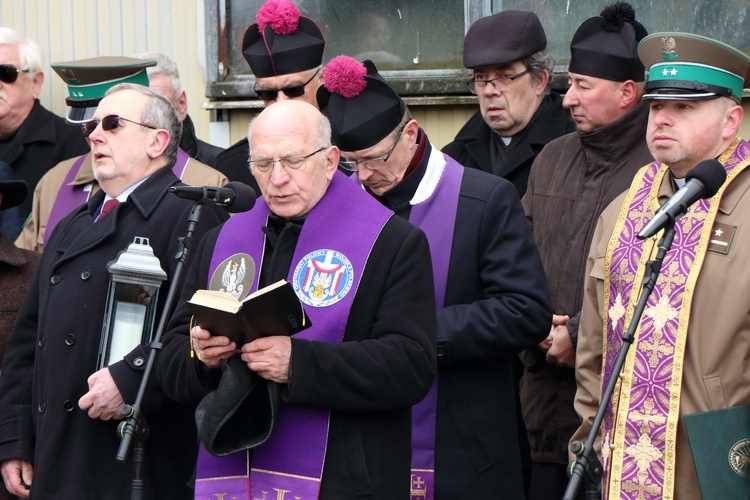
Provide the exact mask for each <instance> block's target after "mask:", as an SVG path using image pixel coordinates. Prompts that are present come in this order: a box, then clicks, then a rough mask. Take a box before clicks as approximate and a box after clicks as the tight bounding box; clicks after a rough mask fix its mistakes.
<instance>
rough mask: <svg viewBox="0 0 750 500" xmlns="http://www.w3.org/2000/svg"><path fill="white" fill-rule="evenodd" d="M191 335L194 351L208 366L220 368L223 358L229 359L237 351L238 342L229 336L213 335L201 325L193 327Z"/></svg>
mask: <svg viewBox="0 0 750 500" xmlns="http://www.w3.org/2000/svg"><path fill="white" fill-rule="evenodd" d="M190 335H192V339H191V342H192V348H193V351H194V352H195V355H196V356H197V357H198V360H199V361H201V362H202V363H203V364H204V365H206V368H218V367H219V364H220V363H221V360H222V359H229V358H231V357H232V356H234V355H235V353H236V352H237V344H235V343H234V342H232V341H231V340H229V338H227V337H223V336H221V335H216V336H214V335H211V332H209V331H208V330H204V329H203V328H201V327H199V326H195V327H193V329H192V330H190Z"/></svg>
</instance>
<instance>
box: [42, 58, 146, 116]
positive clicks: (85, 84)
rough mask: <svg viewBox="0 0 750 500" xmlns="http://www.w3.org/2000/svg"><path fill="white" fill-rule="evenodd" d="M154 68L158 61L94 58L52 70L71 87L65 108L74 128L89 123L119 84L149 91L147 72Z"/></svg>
mask: <svg viewBox="0 0 750 500" xmlns="http://www.w3.org/2000/svg"><path fill="white" fill-rule="evenodd" d="M151 66H156V61H151V60H145V59H136V58H134V57H120V56H105V57H92V58H89V59H79V60H77V61H65V62H58V63H54V64H52V69H54V70H55V73H57V74H58V75H60V78H62V79H63V81H64V82H65V84H66V85H67V86H68V97H67V98H66V99H65V104H67V105H68V106H69V109H68V113H67V115H66V117H65V119H66V120H67V121H68V123H73V124H80V123H84V122H87V121H88V120H90V119H91V116H92V115H93V114H94V111H95V110H96V106H97V105H98V104H99V101H101V100H102V98H103V97H104V94H106V93H107V91H108V90H109V89H111V88H112V87H114V86H115V85H117V84H119V83H135V84H138V85H143V86H146V87H148V74H147V73H146V68H148V67H151Z"/></svg>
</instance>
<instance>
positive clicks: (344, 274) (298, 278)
mask: <svg viewBox="0 0 750 500" xmlns="http://www.w3.org/2000/svg"><path fill="white" fill-rule="evenodd" d="M353 282H354V268H352V263H351V262H349V259H348V258H347V257H346V255H344V254H342V253H341V252H337V251H336V250H330V249H323V250H315V251H314V252H310V253H309V254H307V255H305V256H304V257H303V258H302V260H301V261H300V262H299V264H297V267H296V268H295V269H294V275H293V277H292V285H293V286H294V291H295V293H296V294H297V297H299V299H300V300H301V301H302V302H303V303H305V304H307V305H308V306H312V307H328V306H330V305H333V304H335V303H336V302H338V301H339V300H341V299H343V298H344V297H345V296H346V294H347V293H349V290H350V289H351V287H352V283H353Z"/></svg>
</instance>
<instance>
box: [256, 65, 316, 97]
mask: <svg viewBox="0 0 750 500" xmlns="http://www.w3.org/2000/svg"><path fill="white" fill-rule="evenodd" d="M318 73H320V68H318V69H317V70H316V71H315V74H314V75H313V76H311V77H310V79H309V80H307V81H306V82H305V83H302V84H297V85H290V86H288V87H284V88H283V89H259V88H258V83H257V82H256V83H255V85H253V90H254V91H255V93H256V94H258V96H260V98H261V99H263V100H264V101H275V100H276V98H277V97H278V96H279V92H283V93H284V94H285V95H286V96H287V97H289V98H292V99H294V98H295V97H302V96H303V95H305V87H307V84H308V83H310V82H311V81H313V78H315V77H316V76H318Z"/></svg>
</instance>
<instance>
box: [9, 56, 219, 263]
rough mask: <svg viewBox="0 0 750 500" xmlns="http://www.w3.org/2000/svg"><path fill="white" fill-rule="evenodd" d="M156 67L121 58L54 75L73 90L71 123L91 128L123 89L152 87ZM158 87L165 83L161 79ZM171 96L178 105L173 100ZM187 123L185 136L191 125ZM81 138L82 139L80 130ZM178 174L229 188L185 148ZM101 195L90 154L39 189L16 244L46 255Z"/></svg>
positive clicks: (48, 176)
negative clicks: (63, 226) (68, 220)
mask: <svg viewBox="0 0 750 500" xmlns="http://www.w3.org/2000/svg"><path fill="white" fill-rule="evenodd" d="M156 64H157V62H156V61H154V60H144V59H140V58H133V57H118V56H103V57H91V58H88V59H80V60H76V61H66V62H59V63H54V64H53V65H52V69H54V70H55V72H56V73H57V74H58V75H59V76H60V78H62V79H63V80H64V81H65V83H66V84H67V86H68V95H69V96H68V97H67V98H66V99H65V103H66V104H67V105H68V113H67V115H66V117H65V119H66V120H67V122H68V123H71V124H75V125H77V126H81V125H85V124H86V123H87V122H88V121H89V120H91V117H92V116H93V114H94V112H95V111H96V107H97V105H98V104H99V101H101V99H102V97H104V94H105V93H106V92H107V90H109V89H110V88H112V87H114V86H115V85H117V84H120V83H136V84H139V85H147V86H151V80H150V78H149V76H148V74H147V72H148V69H149V68H152V67H154V66H155V65H156ZM156 83H157V84H158V83H160V80H159V79H158V78H157V80H156ZM170 87H171V85H170ZM155 90H157V91H158V92H162V91H163V90H164V85H163V84H162V85H159V86H158V87H157V88H156V89H155ZM162 93H164V92H162ZM165 96H166V97H167V99H170V101H172V103H173V105H174V101H173V100H172V99H171V97H172V96H171V95H165ZM175 109H176V110H177V108H175ZM178 114H179V110H178ZM182 123H183V133H184V126H185V121H184V120H183V121H182ZM190 126H192V123H190ZM78 133H79V134H80V129H79V132H78ZM180 144H182V140H180ZM172 171H173V172H174V174H175V175H176V176H177V177H179V178H180V180H182V181H183V182H185V183H186V184H190V185H193V186H223V185H224V184H226V183H227V182H229V181H228V179H227V178H226V176H224V175H222V174H221V173H220V172H219V171H217V170H215V169H213V168H211V167H209V166H208V165H206V164H204V163H202V162H200V161H199V160H197V159H195V158H192V157H191V156H189V155H188V153H187V152H186V151H185V150H184V149H182V147H180V148H178V149H177V161H175V162H174V165H173V166H172ZM98 190H99V184H98V182H97V180H96V178H95V176H94V169H93V162H92V157H91V153H90V152H87V153H86V154H84V155H81V156H77V157H74V158H71V159H69V160H65V161H63V162H61V163H59V164H58V165H55V166H54V167H53V168H51V169H50V170H49V171H47V173H45V174H44V176H43V177H42V178H41V180H40V181H39V182H38V183H37V184H36V187H35V188H34V199H33V203H32V209H31V215H30V216H29V217H28V219H27V220H26V223H25V224H24V226H23V230H22V232H21V235H20V236H19V237H18V239H17V240H16V244H17V245H18V246H19V247H21V248H25V249H27V250H35V251H37V252H41V251H42V250H43V249H44V245H45V244H46V242H47V240H48V239H49V236H50V234H51V233H52V230H53V229H54V228H55V225H57V223H58V222H59V221H60V220H61V219H62V218H63V217H65V216H66V215H67V214H68V213H69V212H70V211H71V210H73V209H74V208H76V207H77V206H79V205H81V204H83V203H85V202H86V201H88V200H89V199H90V198H91V196H93V195H94V193H96V192H97V191H98Z"/></svg>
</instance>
